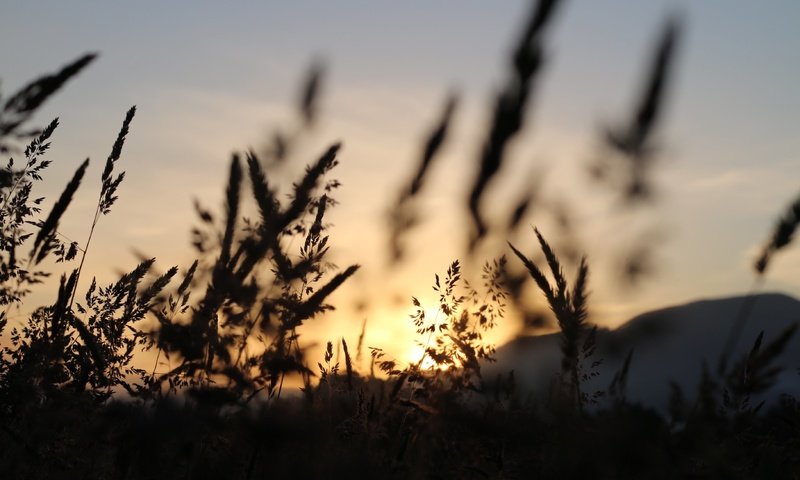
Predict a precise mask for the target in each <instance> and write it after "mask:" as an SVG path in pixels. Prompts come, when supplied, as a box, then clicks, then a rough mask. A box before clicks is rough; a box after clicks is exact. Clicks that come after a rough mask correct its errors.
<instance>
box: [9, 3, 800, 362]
mask: <svg viewBox="0 0 800 480" xmlns="http://www.w3.org/2000/svg"><path fill="white" fill-rule="evenodd" d="M529 8H530V5H529V2H523V1H505V2H486V1H439V2H422V1H405V2H367V1H342V2H329V1H293V2H283V3H279V2H256V1H251V2H226V3H225V4H224V5H223V4H222V3H221V2H188V1H186V2H177V1H176V2H137V3H136V4H135V5H134V4H125V3H121V2H101V1H97V2H40V1H35V0H31V1H24V2H23V1H10V2H7V4H6V5H5V6H4V8H3V15H2V16H1V17H0V43H2V45H3V48H2V49H0V78H1V79H2V85H0V86H1V87H2V92H3V94H4V95H7V94H9V93H11V92H12V91H14V90H15V89H17V88H19V87H20V86H22V85H23V84H24V83H25V82H26V81H28V80H31V79H33V78H34V77H36V76H37V75H40V74H43V73H47V72H51V71H54V70H56V69H57V68H59V67H60V66H61V65H63V64H65V63H67V62H69V61H71V60H73V59H75V58H77V57H78V56H79V55H81V54H82V53H84V52H89V51H97V52H100V57H99V59H98V60H97V61H96V62H95V63H93V64H92V65H90V66H89V67H88V68H87V70H86V71H84V72H83V73H81V74H80V75H79V76H78V77H77V78H75V79H74V80H73V81H71V82H70V83H69V84H68V85H67V86H66V87H65V88H64V89H63V90H62V91H61V92H59V93H58V94H57V95H56V96H55V97H54V98H52V99H51V100H50V101H49V102H48V103H47V104H46V106H45V108H43V109H42V110H41V113H40V115H39V116H38V117H37V118H36V121H35V123H37V124H38V125H42V124H45V123H46V122H48V121H49V120H50V119H51V118H52V117H54V116H59V117H60V119H61V126H60V127H59V129H58V131H57V133H56V135H55V136H54V138H53V148H52V149H51V153H50V158H51V159H53V160H54V164H53V166H52V168H50V169H49V170H48V171H47V172H46V174H47V175H46V177H45V184H44V186H43V188H42V189H41V190H40V191H41V192H43V194H46V195H48V199H49V200H50V202H52V201H53V200H54V199H55V198H56V197H57V195H58V194H59V192H60V190H61V189H62V187H63V185H64V183H65V182H66V181H67V180H68V179H69V178H70V176H71V175H72V172H73V171H74V170H75V168H76V167H77V166H78V165H79V163H80V162H81V161H82V160H83V159H84V158H86V157H87V156H88V157H90V158H91V159H92V164H91V167H90V171H89V173H88V175H87V180H86V181H85V182H84V185H83V186H82V188H81V190H80V191H79V195H78V197H77V200H76V202H75V203H74V204H73V206H72V208H71V210H70V211H68V213H67V217H66V219H65V221H64V222H63V223H62V225H61V229H60V230H61V231H62V233H64V234H66V235H68V236H70V237H72V238H75V239H77V240H81V241H83V239H85V236H86V234H87V233H88V228H89V225H90V221H91V216H92V214H93V210H94V202H95V201H96V196H97V189H98V188H99V180H97V181H93V180H92V179H99V176H100V169H101V168H102V164H103V161H104V160H105V157H106V156H107V155H108V152H109V150H110V148H111V145H112V143H113V141H114V138H115V136H116V134H117V131H118V130H119V127H120V125H121V122H122V119H123V117H124V114H125V111H126V110H127V109H128V108H129V107H130V106H131V105H134V104H135V105H137V106H138V113H137V116H136V119H135V120H134V123H133V126H132V129H131V134H130V136H129V139H128V143H127V144H126V148H125V151H124V153H123V157H122V160H121V162H120V164H119V165H120V167H121V168H122V169H124V170H126V171H127V176H126V180H125V183H123V185H122V187H121V189H120V200H119V202H118V204H117V205H115V207H114V209H113V211H112V212H111V214H110V215H109V216H107V217H104V218H103V219H102V220H101V223H100V226H99V227H98V230H97V232H96V234H95V240H94V242H96V243H95V244H94V247H93V248H95V250H93V251H92V252H91V254H90V256H89V257H88V259H87V265H86V267H85V268H86V269H87V271H89V272H92V274H94V275H96V276H97V277H98V279H105V280H106V281H110V280H111V279H113V278H114V275H115V274H116V272H117V271H118V270H120V269H129V268H131V267H132V266H133V265H134V264H135V262H136V257H135V256H134V255H133V254H132V249H136V250H138V251H141V252H144V253H146V254H147V255H149V256H155V257H157V258H158V266H159V268H161V269H164V270H166V269H167V268H168V267H169V266H171V265H173V264H178V265H181V266H182V267H186V266H188V264H189V263H190V262H191V259H192V258H193V257H192V254H193V253H194V252H193V251H192V250H191V247H190V245H189V239H190V237H189V230H190V228H191V226H192V225H193V224H194V223H195V214H194V210H193V207H192V200H193V198H199V199H200V200H201V202H202V203H203V204H205V205H207V206H209V207H214V208H220V207H221V199H222V191H223V188H224V182H225V172H226V168H227V164H228V162H229V160H230V155H231V153H232V152H234V151H242V150H244V149H246V148H248V147H253V148H256V149H258V148H262V147H263V146H264V145H265V143H266V141H267V139H268V134H269V133H270V132H272V131H273V129H274V128H275V127H281V128H291V127H292V125H294V124H295V123H296V122H297V115H296V111H295V110H296V109H295V104H296V98H297V94H298V87H299V86H300V85H301V83H302V80H303V78H304V75H305V73H306V72H307V71H308V68H309V66H310V65H311V64H312V62H313V61H315V60H321V61H322V62H323V63H324V65H325V66H326V76H325V81H324V84H323V90H322V92H321V95H322V96H321V98H320V100H321V103H320V106H321V110H320V118H319V119H320V122H319V124H318V125H316V126H315V128H314V130H313V131H312V132H311V133H310V135H309V136H308V137H304V138H303V140H302V142H301V143H302V145H300V146H299V148H298V150H297V151H296V152H295V155H294V157H293V162H294V163H293V168H295V169H296V170H295V171H296V172H299V171H301V169H302V167H303V166H304V165H305V164H306V163H308V162H310V161H312V160H314V159H315V158H316V156H318V155H319V153H321V152H322V151H324V149H325V148H326V147H327V146H328V145H329V144H330V143H332V142H334V141H338V140H341V141H342V142H343V149H342V151H341V154H340V157H339V158H340V161H341V165H340V166H339V167H338V168H337V169H336V170H335V171H334V174H333V177H335V178H337V179H339V180H340V181H341V182H342V183H343V186H342V188H341V189H340V190H339V192H337V194H336V198H337V200H338V201H339V202H340V205H338V206H337V207H335V208H334V209H333V211H332V212H331V215H330V218H329V220H330V221H331V222H332V223H333V224H334V226H333V228H332V230H331V232H330V233H331V242H332V243H333V245H334V251H333V255H334V260H335V262H336V263H337V264H338V265H339V266H340V267H342V268H343V267H345V266H347V265H349V264H351V263H360V264H362V265H363V266H364V268H363V269H362V271H360V272H359V273H358V275H357V277H355V278H354V279H352V281H351V282H350V284H349V285H346V286H345V287H343V289H342V291H341V292H338V294H337V300H338V305H337V306H338V311H337V312H336V313H334V314H333V315H331V316H330V318H327V319H326V320H324V321H323V323H321V324H320V325H321V328H320V329H318V330H316V331H315V333H314V334H313V335H311V336H313V337H314V338H315V339H317V340H319V341H324V339H325V338H326V337H328V338H333V337H336V336H342V335H345V336H347V337H348V338H351V337H352V338H354V337H355V336H356V335H357V334H358V329H359V327H360V325H361V321H362V319H363V317H365V316H366V317H368V318H369V322H370V323H369V325H370V327H369V329H368V332H367V344H369V345H375V346H384V347H386V348H387V349H392V348H394V349H395V350H396V352H397V354H398V355H403V354H404V353H403V351H408V349H410V346H409V345H410V342H409V339H410V338H411V334H412V333H413V327H412V326H411V325H410V322H409V321H408V320H407V318H406V317H405V314H406V313H407V310H408V308H410V306H411V303H410V296H411V295H415V296H418V297H419V298H420V299H421V300H428V301H431V300H433V299H434V298H435V297H433V292H432V291H431V289H430V285H431V283H432V281H433V275H434V274H435V273H440V274H441V273H443V272H444V271H445V270H446V268H447V265H448V264H449V263H450V262H451V261H452V260H454V259H456V258H464V238H465V234H464V233H463V232H464V230H465V228H466V227H465V224H464V220H465V219H466V214H465V212H464V210H463V207H462V204H463V201H464V198H465V196H466V194H467V189H468V188H469V182H471V180H472V178H473V176H474V172H475V168H476V165H477V158H478V154H479V151H480V147H481V144H482V142H483V140H484V138H485V130H486V128H485V125H486V123H487V121H488V120H489V117H490V114H491V106H492V102H493V95H494V93H495V92H496V91H497V90H498V89H499V88H500V86H501V85H502V82H503V81H504V79H505V72H506V65H507V58H508V53H509V50H510V47H511V45H512V44H513V42H514V40H515V38H516V34H517V31H518V29H519V27H520V24H521V21H522V20H523V19H524V17H525V15H526V14H527V12H528V9H529ZM671 14H677V15H679V16H680V18H682V19H683V20H684V23H685V25H684V29H683V33H684V35H683V37H682V38H681V42H680V48H679V51H678V56H677V58H676V60H677V64H676V66H677V69H676V71H675V72H673V73H674V74H675V75H674V82H673V83H672V84H671V85H670V87H671V88H670V92H669V93H670V95H669V102H668V104H667V108H666V111H665V116H664V117H663V119H662V120H663V121H662V123H661V124H660V127H661V128H660V130H659V135H658V146H659V148H660V152H659V156H658V163H657V165H656V170H655V175H654V179H655V183H656V186H657V189H658V190H657V198H656V202H655V203H654V204H653V205H652V206H650V207H648V208H647V209H646V210H645V211H644V213H642V212H639V213H638V214H637V215H638V216H636V217H635V218H634V217H629V216H627V215H628V213H624V212H623V213H619V212H617V211H616V210H615V209H614V208H613V207H614V203H613V201H611V200H610V196H609V194H608V192H606V191H603V190H601V189H598V188H596V187H595V186H594V185H592V184H591V183H590V182H589V179H588V177H587V175H586V174H585V170H586V168H585V167H586V165H587V163H588V162H589V161H590V160H591V158H592V156H593V154H594V153H595V152H596V150H597V146H598V138H599V134H600V132H601V131H602V128H603V127H604V126H607V125H614V124H616V123H619V122H621V121H623V120H624V119H625V118H627V116H628V112H629V111H630V110H631V108H632V106H633V104H634V102H635V101H636V98H637V95H638V91H639V87H640V79H641V77H642V76H643V73H644V70H645V66H646V65H647V64H648V59H649V54H650V52H651V50H652V48H653V46H654V41H655V40H656V38H657V35H658V33H659V32H660V29H661V27H662V26H663V24H664V22H665V20H666V19H667V17H668V16H669V15H671ZM798 25H800V3H798V2H796V1H792V0H785V1H771V2H752V1H747V0H736V1H733V0H729V1H726V2H710V1H707V2H698V1H690V0H685V1H650V2H642V1H637V0H626V1H622V0H616V1H611V0H608V1H591V0H583V1H577V0H573V1H569V2H566V5H564V8H562V9H561V10H560V11H559V12H558V13H557V21H556V23H555V25H553V27H554V28H552V29H551V31H549V32H548V33H549V35H548V36H547V39H548V40H547V43H546V45H547V64H546V67H545V70H544V72H543V74H542V77H541V78H540V79H539V82H538V83H537V87H536V89H535V92H534V96H533V98H532V104H531V105H530V107H531V108H530V109H529V110H528V114H529V116H528V121H527V123H526V125H525V127H524V131H523V135H522V137H521V138H519V139H518V141H517V142H516V143H515V144H514V145H513V148H512V149H511V150H510V151H509V157H508V158H507V162H506V164H505V165H504V167H503V170H502V171H501V173H500V176H499V177H498V178H497V179H495V180H494V182H493V183H492V184H491V185H490V191H489V193H488V196H489V199H488V202H487V204H486V205H485V207H486V215H487V217H489V218H490V219H491V218H492V215H493V212H495V211H497V212H502V215H505V214H506V213H505V210H502V209H501V208H500V207H501V206H506V207H507V205H506V203H507V202H508V201H509V200H511V199H513V198H515V197H516V196H518V195H519V194H520V193H521V192H522V191H524V189H525V188H526V186H527V184H528V183H530V182H531V178H534V176H535V175H538V174H541V175H545V177H544V182H543V186H544V190H543V196H544V198H545V202H551V203H552V202H556V203H558V202H561V203H559V204H562V205H567V206H569V208H570V209H571V211H573V212H574V223H575V225H576V231H577V235H578V237H579V239H580V244H581V246H582V247H583V248H582V250H583V251H585V253H586V254H587V255H588V257H589V262H590V265H591V266H592V267H593V276H592V279H591V281H590V288H591V290H592V292H593V296H592V299H591V300H592V303H591V306H592V311H593V313H594V316H595V318H594V320H595V321H597V322H599V323H601V324H603V325H608V326H614V325H618V324H619V323H621V322H623V321H625V320H627V319H629V318H630V317H631V316H632V315H634V314H636V313H638V312H641V311H644V310H647V309H651V308H655V307H660V306H666V305H671V304H675V303H681V302H685V301H689V300H693V299H698V298H708V297H717V296H725V295H733V294H741V293H744V292H746V291H747V290H748V289H749V288H750V286H751V284H752V278H753V276H752V269H751V264H752V261H753V258H754V256H755V253H756V251H757V250H758V248H759V246H760V245H761V244H762V243H763V242H764V241H765V240H766V238H767V236H768V234H769V232H770V230H771V228H772V226H773V224H774V222H775V220H776V219H777V217H778V215H779V214H780V213H781V212H782V211H783V209H784V208H785V206H786V205H787V204H788V203H789V202H790V201H791V200H792V199H793V198H795V197H796V196H797V194H798V192H799V191H800V135H798V127H799V126H800V89H798V85H800V55H798V47H800V29H799V28H798ZM450 92H456V93H457V94H458V95H459V98H460V100H461V102H460V105H459V108H458V110H457V112H456V115H455V119H454V120H455V122H454V124H453V125H452V131H451V133H452V135H451V137H450V138H449V139H448V141H447V143H446V145H445V150H444V151H443V156H442V158H441V161H440V162H439V163H437V165H436V166H435V169H434V171H433V172H431V175H432V178H430V179H429V180H430V181H429V182H428V184H427V185H426V188H425V189H424V191H423V192H422V195H423V199H424V200H423V201H424V202H425V206H426V208H425V217H424V219H423V223H422V225H421V226H420V227H419V228H417V229H416V230H414V231H413V233H412V234H411V236H410V243H409V247H410V252H411V256H412V258H413V259H412V260H411V261H409V262H407V263H404V264H403V265H401V266H400V267H398V268H395V269H394V270H387V269H386V267H385V264H386V255H385V246H386V234H385V228H384V227H385V220H384V218H383V215H384V214H385V212H386V210H387V208H388V206H389V205H390V203H391V202H392V201H393V200H394V199H395V197H396V195H397V191H398V189H399V188H400V186H401V185H402V183H403V182H406V181H408V179H409V177H410V176H411V174H412V170H413V168H414V165H415V164H416V162H417V159H418V157H419V155H420V150H421V144H422V140H423V139H424V137H425V135H426V132H427V131H428V130H429V129H430V128H431V126H432V125H433V124H434V123H435V121H436V120H437V119H438V118H439V116H440V112H441V109H442V106H443V104H444V100H445V98H446V97H447V95H448V94H449V93H450ZM287 178H288V177H287ZM48 205H49V204H48ZM526 223H527V224H536V225H539V226H541V227H542V230H543V233H545V235H546V236H547V234H548V228H550V229H551V230H550V231H552V228H555V227H553V226H552V225H553V224H554V222H553V219H552V218H551V216H548V215H547V214H546V212H544V211H542V210H535V211H534V212H532V214H531V216H530V218H526ZM640 225H644V227H642V228H639V226H640ZM643 229H644V230H643ZM645 230H646V231H653V232H655V233H654V235H655V236H656V237H657V238H658V239H659V240H658V242H659V243H658V248H657V250H656V258H655V267H656V270H655V273H654V275H653V276H652V277H650V278H647V279H645V280H644V281H643V282H642V283H641V284H640V285H638V286H637V287H636V288H634V289H623V288H619V287H618V286H617V285H616V282H614V281H612V279H613V275H612V273H611V261H609V259H608V252H610V251H613V250H614V248H615V247H617V249H618V247H619V246H620V245H624V243H625V241H627V240H629V239H631V238H635V236H636V235H639V234H641V232H643V231H645ZM496 240H497V241H495V242H494V243H493V244H491V245H486V246H485V248H484V250H482V251H481V253H482V254H485V255H486V257H485V258H483V259H489V258H491V255H493V253H492V252H498V251H502V252H503V253H510V252H508V251H507V250H502V249H501V250H497V249H494V248H495V247H497V248H501V247H502V244H503V243H502V240H503V239H496ZM511 240H512V241H513V242H514V244H515V245H517V246H518V247H519V248H521V249H522V250H523V251H525V252H528V253H530V254H533V253H534V252H535V244H534V237H533V235H532V233H528V231H527V230H525V231H524V232H523V233H522V234H520V235H517V236H515V237H514V238H513V239H511ZM512 261H515V260H513V259H512ZM798 272H800V249H799V248H797V247H796V246H794V247H791V248H789V249H788V250H787V251H785V252H782V253H781V254H779V255H778V257H776V259H775V262H774V264H773V265H772V266H771V268H770V270H769V271H768V273H767V281H766V283H765V285H764V287H763V288H764V289H765V290H769V291H773V290H774V291H781V292H785V293H788V294H791V295H795V296H800V275H798ZM473 273H474V275H473V276H472V278H475V279H477V278H479V277H478V273H479V271H478V270H475V271H474V272H473ZM572 273H573V272H572V270H571V269H570V270H569V271H568V274H569V275H572ZM82 281H83V282H85V283H86V284H87V285H88V282H90V281H91V277H90V276H84V277H83V278H82ZM476 282H477V280H476ZM56 288H57V285H54V284H50V285H45V286H44V287H43V288H42V291H41V292H38V293H37V295H39V296H38V297H35V298H41V299H43V300H42V302H49V301H50V300H49V299H52V298H53V297H54V295H55V291H56ZM533 293H534V292H533V291H531V294H533ZM396 297H399V298H400V299H402V301H403V303H401V304H399V305H398V304H397V303H396ZM362 301H366V303H367V309H366V310H365V311H363V312H358V313H354V311H353V305H354V304H355V303H357V302H362ZM431 306H433V304H431ZM518 329H519V325H518V324H517V323H514V322H513V321H510V322H509V325H506V326H504V327H502V328H501V329H500V332H499V336H498V341H502V340H503V339H507V338H508V337H509V336H511V335H513V334H514V333H516V332H517V331H518Z"/></svg>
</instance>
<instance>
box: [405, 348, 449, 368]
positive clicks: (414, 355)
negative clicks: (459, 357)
mask: <svg viewBox="0 0 800 480" xmlns="http://www.w3.org/2000/svg"><path fill="white" fill-rule="evenodd" d="M406 357H407V358H408V363H409V365H417V364H419V367H420V368H421V369H422V370H433V369H435V368H438V369H440V370H441V369H442V367H441V366H439V365H436V362H434V361H433V359H432V358H431V357H430V356H429V355H428V354H426V353H425V349H424V348H423V347H422V345H414V346H413V347H411V350H409V352H408V355H406ZM420 361H421V363H420Z"/></svg>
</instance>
